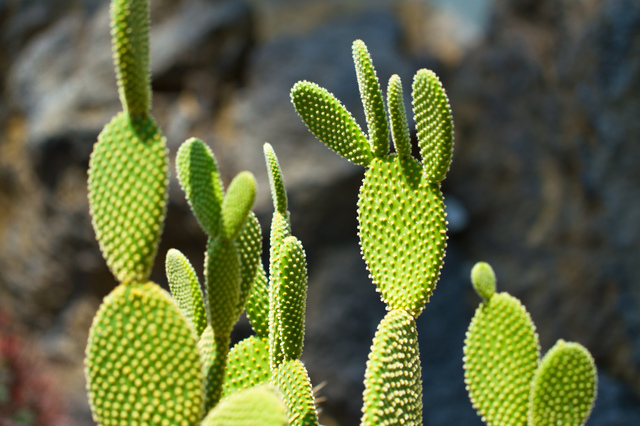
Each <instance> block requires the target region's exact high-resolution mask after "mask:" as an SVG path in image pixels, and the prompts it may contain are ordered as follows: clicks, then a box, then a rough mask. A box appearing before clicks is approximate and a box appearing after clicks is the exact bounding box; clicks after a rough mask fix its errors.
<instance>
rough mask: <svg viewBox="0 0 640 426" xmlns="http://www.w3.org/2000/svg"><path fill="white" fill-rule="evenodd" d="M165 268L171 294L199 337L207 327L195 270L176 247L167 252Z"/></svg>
mask: <svg viewBox="0 0 640 426" xmlns="http://www.w3.org/2000/svg"><path fill="white" fill-rule="evenodd" d="M165 269H166V272H167V281H169V288H170V289H171V294H172V295H173V297H174V298H175V299H176V301H177V302H178V306H179V307H180V311H181V312H182V313H183V314H184V316H185V317H186V318H187V320H189V322H190V323H191V325H192V326H193V328H194V330H195V332H196V336H198V337H200V335H201V334H202V332H203V331H204V329H205V328H206V327H207V314H206V312H205V309H204V302H203V300H202V289H201V288H200V283H199V282H198V277H197V276H196V271H195V270H194V269H193V266H191V263H189V260H188V259H187V258H186V257H185V255H184V254H182V253H181V252H179V251H178V250H176V249H170V250H169V251H168V252H167V259H166V262H165Z"/></svg>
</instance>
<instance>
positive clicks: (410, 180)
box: [358, 155, 446, 317]
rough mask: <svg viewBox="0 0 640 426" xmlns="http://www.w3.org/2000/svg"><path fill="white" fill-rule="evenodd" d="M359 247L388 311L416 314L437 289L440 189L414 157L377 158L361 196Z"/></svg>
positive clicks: (441, 235)
mask: <svg viewBox="0 0 640 426" xmlns="http://www.w3.org/2000/svg"><path fill="white" fill-rule="evenodd" d="M358 221H359V232H360V245H361V248H362V254H363V257H364V259H365V261H366V264H367V268H368V269H369V272H370V273H371V278H372V279H373V282H374V283H375V284H376V286H377V289H378V291H380V292H381V293H382V299H383V300H384V302H385V303H386V304H387V305H388V309H389V310H393V309H403V310H405V311H407V312H409V313H410V314H411V315H412V316H414V317H417V316H418V315H419V314H420V313H421V312H422V310H423V309H424V305H425V303H426V302H427V301H428V300H429V296H430V295H431V293H432V292H433V289H434V288H435V285H436V281H437V279H438V277H439V275H440V268H441V266H442V259H443V257H444V249H445V246H446V234H445V232H446V221H445V214H444V204H443V201H442V194H441V192H440V188H439V186H438V185H436V184H430V183H429V182H427V181H426V179H424V175H423V173H422V168H421V165H420V163H418V162H417V161H416V160H415V159H413V158H411V157H410V158H405V159H402V158H401V157H397V156H396V155H391V156H389V157H387V158H385V159H375V160H373V161H372V162H371V166H370V167H369V169H368V170H367V172H366V174H365V179H364V183H363V185H362V187H361V188H360V198H359V200H358Z"/></svg>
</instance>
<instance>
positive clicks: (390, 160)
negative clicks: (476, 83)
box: [291, 40, 453, 425]
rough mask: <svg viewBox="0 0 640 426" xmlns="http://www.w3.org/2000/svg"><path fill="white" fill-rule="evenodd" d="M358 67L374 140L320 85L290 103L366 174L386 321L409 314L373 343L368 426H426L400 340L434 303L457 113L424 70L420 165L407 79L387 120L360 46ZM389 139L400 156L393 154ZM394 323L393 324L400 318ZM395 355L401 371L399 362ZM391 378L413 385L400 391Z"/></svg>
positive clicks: (301, 89) (412, 357)
mask: <svg viewBox="0 0 640 426" xmlns="http://www.w3.org/2000/svg"><path fill="white" fill-rule="evenodd" d="M353 59H354V63H355V68H356V74H357V77H358V86H359V88H360V96H361V98H362V103H363V106H364V112H365V117H366V122H367V130H368V137H367V136H366V135H365V134H364V133H363V131H362V130H361V128H360V127H359V126H358V124H357V123H356V122H355V120H354V119H353V116H352V115H351V114H350V113H349V112H348V111H347V110H346V109H345V108H344V106H343V105H342V104H341V103H340V101H338V100H337V99H336V98H335V97H334V96H333V95H332V94H331V93H329V92H328V91H327V90H325V89H323V88H321V87H319V86H318V85H316V84H314V83H310V82H307V81H301V82H298V83H296V85H295V86H294V87H293V89H292V90H291V100H292V102H293V104H294V106H295V108H296V110H297V111H298V114H299V115H300V117H301V118H302V120H303V121H304V122H305V124H306V125H307V127H308V128H309V130H310V131H311V132H312V133H313V134H314V135H315V136H316V137H317V138H318V139H320V141H321V142H323V143H324V144H325V145H327V146H328V147H329V148H331V149H332V150H334V151H335V152H336V153H338V154H340V155H342V156H343V157H345V158H346V159H347V160H349V161H352V162H353V163H355V164H359V165H362V166H365V167H366V168H367V171H366V173H365V178H364V182H363V184H362V187H361V188H360V194H359V199H358V223H359V234H360V247H361V249H362V255H363V258H364V260H365V262H366V264H367V268H368V269H369V272H370V276H371V278H372V280H373V282H374V284H375V285H376V288H377V290H378V291H379V292H380V293H381V295H382V300H383V301H384V302H385V304H386V305H387V310H388V311H389V314H388V316H389V315H391V314H392V313H393V314H394V315H396V316H402V315H404V317H403V318H404V320H403V321H402V327H400V325H399V324H398V327H399V328H398V327H395V326H394V325H393V324H395V322H394V321H391V320H390V319H388V321H390V323H389V324H387V323H386V322H385V321H384V320H383V323H382V324H381V328H379V329H378V333H379V335H378V334H377V335H376V339H374V344H373V346H372V352H371V354H370V357H369V362H368V364H367V373H366V377H365V404H364V407H363V418H362V424H363V425H379V424H392V423H394V422H397V421H400V420H399V419H400V418H402V419H404V421H406V422H408V424H421V422H422V401H421V394H422V384H421V378H420V369H419V364H418V368H417V369H416V360H417V356H418V355H417V353H418V352H417V340H416V339H413V340H410V343H407V342H406V340H402V344H401V343H400V341H396V340H395V339H396V338H398V335H399V334H403V333H405V332H408V331H407V330H412V329H414V327H415V318H417V317H418V316H419V315H420V313H421V312H422V310H423V309H424V307H425V304H426V303H427V302H428V301H429V297H430V296H431V294H432V292H433V290H434V288H435V285H436V282H437V280H438V277H439V275H440V268H441V267H442V260H443V257H444V249H445V245H446V224H447V223H446V220H445V213H444V203H443V198H442V193H441V192H440V182H441V181H442V179H444V176H445V174H446V172H447V170H448V169H449V163H450V161H451V154H452V149H453V123H452V118H451V111H450V108H449V103H448V100H447V97H446V95H445V92H444V89H443V88H442V85H441V84H440V81H439V80H438V78H437V77H436V76H435V74H433V73H432V72H431V71H428V70H420V71H418V73H417V74H416V75H415V77H414V81H413V88H412V94H413V110H414V116H415V120H416V130H417V134H418V139H419V141H418V144H419V147H420V154H421V157H422V161H420V160H419V159H417V158H414V157H413V156H412V155H411V142H410V136H409V128H408V125H407V117H406V113H405V108H404V103H403V91H402V83H401V81H400V77H398V76H397V75H394V76H392V77H391V79H390V81H389V85H388V89H387V109H388V111H389V115H388V117H387V113H386V111H385V104H384V97H383V95H382V91H381V88H380V84H379V82H378V78H377V76H376V72H375V69H374V67H373V63H372V60H371V56H370V55H369V52H368V51H367V48H366V46H365V44H364V43H363V42H362V41H361V40H356V41H355V42H354V43H353ZM389 131H391V136H392V141H393V144H394V146H395V151H396V152H395V153H389ZM394 315H391V317H390V318H396V317H395V316H394ZM398 333H399V334H398ZM409 334H411V333H410V332H409ZM412 336H413V335H412ZM396 356H397V358H398V359H403V362H395V361H392V360H395V359H396ZM392 377H406V378H407V379H408V380H399V381H397V382H394V380H393V379H391V378H392ZM409 378H410V379H409ZM387 392H391V393H392V394H393V395H394V398H390V397H389V396H390V395H389V393H387ZM392 413H394V414H392ZM398 416H400V417H398Z"/></svg>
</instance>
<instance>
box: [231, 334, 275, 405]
mask: <svg viewBox="0 0 640 426" xmlns="http://www.w3.org/2000/svg"><path fill="white" fill-rule="evenodd" d="M270 378H271V369H270V368H269V343H268V339H267V338H265V337H258V336H251V337H248V338H246V339H244V340H242V341H240V342H238V343H237V344H236V345H234V346H233V348H231V350H230V351H229V358H228V360H227V372H226V374H225V378H224V389H223V394H222V397H223V398H225V397H227V396H228V395H229V394H232V393H234V392H237V391H239V390H241V389H248V388H252V387H254V386H258V385H261V384H263V383H269V379H270Z"/></svg>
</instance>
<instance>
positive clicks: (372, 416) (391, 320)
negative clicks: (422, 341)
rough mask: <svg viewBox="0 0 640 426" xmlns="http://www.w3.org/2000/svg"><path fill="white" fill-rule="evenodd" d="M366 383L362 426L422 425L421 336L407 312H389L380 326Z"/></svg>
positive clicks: (368, 365) (368, 363) (369, 363)
mask: <svg viewBox="0 0 640 426" xmlns="http://www.w3.org/2000/svg"><path fill="white" fill-rule="evenodd" d="M364 384H365V390H364V394H363V398H364V403H363V406H362V412H363V416H362V421H361V423H360V424H361V425H362V426H388V425H398V424H405V425H421V424H422V373H421V368H420V354H419V353H418V334H417V330H416V323H415V320H414V319H413V318H412V317H411V316H410V315H408V314H407V313H406V312H404V311H401V310H393V311H389V312H387V315H386V316H385V317H384V318H383V320H382V321H381V322H380V324H379V325H378V330H377V331H376V334H375V337H374V338H373V345H372V346H371V352H370V353H369V360H368V361H367V370H366V373H365V379H364Z"/></svg>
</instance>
